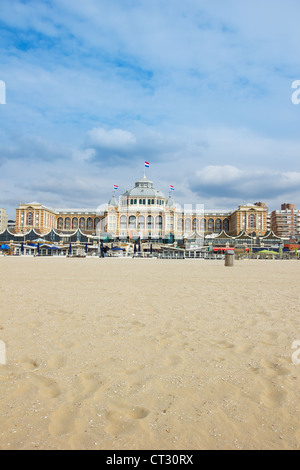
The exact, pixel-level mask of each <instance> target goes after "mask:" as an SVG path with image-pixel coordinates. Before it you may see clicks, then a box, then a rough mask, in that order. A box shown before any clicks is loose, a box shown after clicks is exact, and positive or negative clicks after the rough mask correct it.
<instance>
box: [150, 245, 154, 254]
mask: <svg viewBox="0 0 300 470" xmlns="http://www.w3.org/2000/svg"><path fill="white" fill-rule="evenodd" d="M152 252H153V249H152V243H151V245H150V254H151V255H152Z"/></svg>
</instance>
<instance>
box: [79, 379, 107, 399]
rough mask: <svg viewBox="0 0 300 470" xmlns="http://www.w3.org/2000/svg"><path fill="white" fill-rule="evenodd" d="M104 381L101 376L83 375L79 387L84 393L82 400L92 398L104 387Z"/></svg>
mask: <svg viewBox="0 0 300 470" xmlns="http://www.w3.org/2000/svg"><path fill="white" fill-rule="evenodd" d="M103 383H104V382H103V379H102V377H101V376H100V375H99V374H82V375H81V376H80V378H79V384H80V385H79V386H80V388H81V389H82V391H83V396H82V400H84V399H88V398H91V397H92V396H93V395H95V394H96V393H97V392H98V391H99V390H100V389H101V388H102V387H103Z"/></svg>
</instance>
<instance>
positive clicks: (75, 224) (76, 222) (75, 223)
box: [72, 217, 78, 230]
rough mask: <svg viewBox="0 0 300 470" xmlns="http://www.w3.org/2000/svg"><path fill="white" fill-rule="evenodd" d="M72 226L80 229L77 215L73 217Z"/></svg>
mask: <svg viewBox="0 0 300 470" xmlns="http://www.w3.org/2000/svg"><path fill="white" fill-rule="evenodd" d="M72 228H73V229H76V230H77V229H78V219H77V217H74V218H73V219H72Z"/></svg>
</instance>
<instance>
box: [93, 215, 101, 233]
mask: <svg viewBox="0 0 300 470" xmlns="http://www.w3.org/2000/svg"><path fill="white" fill-rule="evenodd" d="M99 222H100V217H96V218H95V220H94V229H95V230H96V228H97V225H98V224H99Z"/></svg>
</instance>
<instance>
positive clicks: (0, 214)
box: [0, 208, 8, 232]
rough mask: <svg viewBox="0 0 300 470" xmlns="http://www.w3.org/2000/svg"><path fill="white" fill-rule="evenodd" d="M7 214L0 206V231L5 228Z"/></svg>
mask: <svg viewBox="0 0 300 470" xmlns="http://www.w3.org/2000/svg"><path fill="white" fill-rule="evenodd" d="M7 224H8V215H7V212H6V210H5V209H1V208H0V231H1V232H2V231H4V230H6V228H7Z"/></svg>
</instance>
